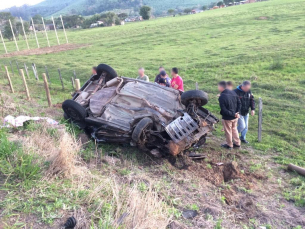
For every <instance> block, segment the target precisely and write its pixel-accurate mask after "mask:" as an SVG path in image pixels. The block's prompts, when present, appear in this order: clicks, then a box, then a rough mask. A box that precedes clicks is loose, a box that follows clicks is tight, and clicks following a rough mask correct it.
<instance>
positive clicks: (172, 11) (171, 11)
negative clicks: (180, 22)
mask: <svg viewBox="0 0 305 229" xmlns="http://www.w3.org/2000/svg"><path fill="white" fill-rule="evenodd" d="M167 13H168V14H169V15H173V14H174V13H175V10H174V9H169V10H168V11H167Z"/></svg>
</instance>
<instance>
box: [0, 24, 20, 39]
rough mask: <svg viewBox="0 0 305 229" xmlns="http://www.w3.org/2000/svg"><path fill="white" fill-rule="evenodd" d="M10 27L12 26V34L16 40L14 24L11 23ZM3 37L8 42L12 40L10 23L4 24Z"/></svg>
mask: <svg viewBox="0 0 305 229" xmlns="http://www.w3.org/2000/svg"><path fill="white" fill-rule="evenodd" d="M12 26H13V30H14V34H15V35H16V38H17V35H18V34H17V30H16V26H15V22H14V21H13V22H12ZM3 36H4V37H5V38H7V39H9V40H10V41H11V40H13V33H12V29H11V26H10V23H9V22H8V21H7V22H6V23H5V26H4V31H3Z"/></svg>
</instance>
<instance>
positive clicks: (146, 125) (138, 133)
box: [131, 118, 153, 143]
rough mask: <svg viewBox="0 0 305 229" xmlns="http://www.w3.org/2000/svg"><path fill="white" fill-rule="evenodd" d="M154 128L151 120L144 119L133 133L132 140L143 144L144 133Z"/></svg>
mask: <svg viewBox="0 0 305 229" xmlns="http://www.w3.org/2000/svg"><path fill="white" fill-rule="evenodd" d="M152 126H153V120H151V119H150V118H143V119H142V120H141V121H140V122H138V124H137V125H136V127H135V128H134V130H133V132H132V136H131V138H132V140H133V141H134V142H136V143H141V142H142V141H143V133H144V131H145V130H147V129H151V128H152Z"/></svg>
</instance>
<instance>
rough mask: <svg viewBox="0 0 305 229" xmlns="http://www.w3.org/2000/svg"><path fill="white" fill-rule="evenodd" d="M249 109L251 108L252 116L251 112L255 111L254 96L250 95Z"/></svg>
mask: <svg viewBox="0 0 305 229" xmlns="http://www.w3.org/2000/svg"><path fill="white" fill-rule="evenodd" d="M250 107H251V114H252V111H255V100H254V96H253V94H252V93H251V94H250Z"/></svg>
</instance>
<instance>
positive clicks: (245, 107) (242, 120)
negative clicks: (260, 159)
mask: <svg viewBox="0 0 305 229" xmlns="http://www.w3.org/2000/svg"><path fill="white" fill-rule="evenodd" d="M234 91H235V93H236V94H237V95H238V97H239V99H240V101H241V110H240V117H239V119H238V127H237V130H238V133H239V134H240V140H241V142H242V143H246V144H248V143H249V142H248V141H247V140H246V135H247V132H248V123H249V109H251V115H252V116H254V115H255V100H254V96H253V94H252V92H251V82H250V81H248V80H246V81H244V82H243V83H242V84H241V85H239V86H238V87H237V88H236V89H235V90H234Z"/></svg>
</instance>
